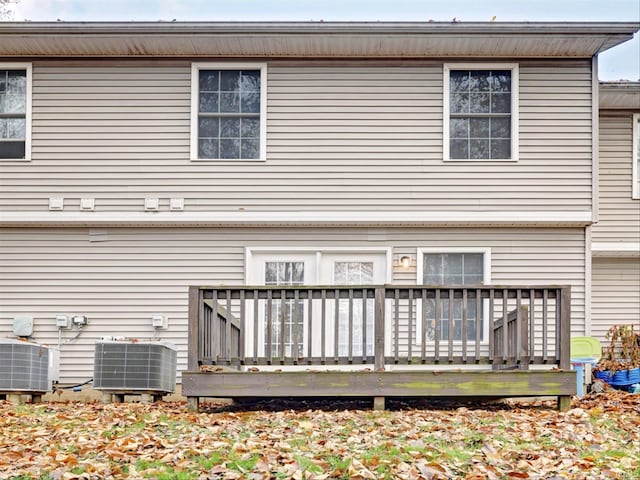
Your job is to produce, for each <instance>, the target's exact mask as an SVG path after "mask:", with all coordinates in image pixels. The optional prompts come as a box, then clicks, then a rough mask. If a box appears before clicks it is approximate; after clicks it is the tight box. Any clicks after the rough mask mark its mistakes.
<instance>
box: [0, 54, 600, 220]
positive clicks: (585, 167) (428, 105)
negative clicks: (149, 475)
mask: <svg viewBox="0 0 640 480" xmlns="http://www.w3.org/2000/svg"><path fill="white" fill-rule="evenodd" d="M510 61H512V60H510ZM590 68H591V64H590V62H589V61H586V60H585V61H575V60H572V61H555V62H554V61H545V62H542V61H539V62H538V61H533V60H527V61H526V62H521V63H520V112H519V118H520V135H519V137H520V160H519V161H518V162H477V163H474V162H462V163H460V162H453V163H449V162H443V161H442V142H443V138H442V130H443V125H442V114H443V113H442V111H443V108H442V103H443V98H442V95H443V93H442V92H443V85H442V82H443V73H442V63H440V62H435V61H425V62H422V63H420V62H415V61H414V62H409V63H408V64H407V65H398V64H397V63H390V64H389V65H385V64H384V63H380V62H377V63H373V64H372V63H363V62H360V63H358V64H351V63H349V62H348V61H342V62H337V63H336V62H334V64H333V65H315V64H307V63H305V62H304V61H291V62H279V63H274V64H271V65H269V67H268V108H267V161H266V162H219V161H218V162H216V161H214V162H190V161H189V132H190V123H189V122H190V113H189V101H190V99H189V95H190V93H189V92H190V81H191V79H190V63H189V62H177V63H176V62H174V63H173V64H169V63H159V64H154V63H153V62H145V63H143V64H137V63H135V62H120V63H118V62H115V61H114V62H111V63H109V62H107V61H105V62H104V65H103V66H97V65H96V62H92V63H87V64H86V65H83V64H82V62H73V63H69V64H64V63H55V62H48V61H37V62H34V69H33V72H34V73H33V142H32V143H33V160H32V161H31V162H21V163H18V162H12V163H10V162H2V163H0V176H1V177H2V190H1V192H2V193H0V209H1V210H24V211H46V209H47V204H48V198H49V197H51V196H63V197H65V199H66V200H65V202H66V207H65V210H67V211H77V210H78V208H79V199H80V197H83V196H91V197H95V199H96V211H141V210H142V205H143V202H144V200H143V199H144V197H145V196H159V197H160V198H161V202H160V208H161V210H167V209H168V198H169V197H172V196H180V197H184V198H185V209H186V210H187V211H214V210H217V211H220V210H227V211H233V210H236V209H238V208H244V209H247V210H248V209H251V210H289V209H291V208H293V207H295V208H296V209H303V210H344V209H347V210H376V211H378V210H405V211H406V210H414V211H416V210H419V211H420V210H429V211H450V210H458V211H504V210H511V211H514V210H515V211H517V210H538V211H539V210H547V211H563V210H568V211H589V210H590V208H591V174H590V169H591V73H590Z"/></svg>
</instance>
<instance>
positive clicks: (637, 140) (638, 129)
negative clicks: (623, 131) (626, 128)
mask: <svg viewBox="0 0 640 480" xmlns="http://www.w3.org/2000/svg"><path fill="white" fill-rule="evenodd" d="M639 146H640V113H634V114H633V146H632V149H633V151H632V153H631V159H632V162H631V165H632V169H631V182H632V186H631V198H632V199H633V200H640V183H639V182H640V172H639V171H638V170H639V167H638V162H640V158H638V147H639Z"/></svg>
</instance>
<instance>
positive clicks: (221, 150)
mask: <svg viewBox="0 0 640 480" xmlns="http://www.w3.org/2000/svg"><path fill="white" fill-rule="evenodd" d="M191 96H192V98H191V158H192V159H193V160H261V159H264V157H265V145H266V139H265V132H266V126H265V119H266V112H265V106H266V99H265V96H266V67H265V66H264V65H263V64H250V65H245V64H242V65H240V64H205V63H202V64H193V67H192V79H191Z"/></svg>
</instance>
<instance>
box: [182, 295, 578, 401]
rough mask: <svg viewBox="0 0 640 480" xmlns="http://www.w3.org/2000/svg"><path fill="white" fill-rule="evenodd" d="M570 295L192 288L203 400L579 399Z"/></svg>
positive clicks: (194, 373) (191, 394)
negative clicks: (571, 353) (572, 349)
mask: <svg viewBox="0 0 640 480" xmlns="http://www.w3.org/2000/svg"><path fill="white" fill-rule="evenodd" d="M570 303H571V290H570V287H565V286H526V287H524V286H519V287H513V286H509V287H503V286H486V285H478V286H465V287H460V286H446V287H432V286H395V285H383V286H357V287H354V286H348V287H343V286H286V287H282V286H271V287H264V286H260V287H192V288H191V289H190V291H189V368H188V371H187V372H184V373H183V375H182V392H183V394H184V395H186V396H187V397H188V399H189V403H190V406H191V408H193V409H197V408H198V403H199V399H200V398H201V397H231V398H239V397H306V396H309V397H322V396H324V397H343V396H350V397H372V398H374V399H375V405H376V407H382V406H383V405H384V398H385V397H409V396H412V397H452V396H454V397H457V396H463V397H467V398H480V397H521V396H557V397H558V400H559V401H558V405H559V408H561V409H564V408H567V407H568V404H569V399H570V396H571V395H573V394H575V390H576V382H575V373H574V372H572V371H571V370H570V358H569V344H570V339H569V337H570Z"/></svg>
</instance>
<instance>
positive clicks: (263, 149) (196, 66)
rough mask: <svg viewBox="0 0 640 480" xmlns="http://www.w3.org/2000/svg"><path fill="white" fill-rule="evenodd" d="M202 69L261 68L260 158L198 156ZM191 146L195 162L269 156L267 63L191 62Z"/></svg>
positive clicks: (248, 159)
mask: <svg viewBox="0 0 640 480" xmlns="http://www.w3.org/2000/svg"><path fill="white" fill-rule="evenodd" d="M200 70H260V155H259V157H258V158H198V105H199V98H200V82H199V79H200V75H199V74H200ZM190 128H191V148H190V158H191V161H194V162H218V163H219V162H234V163H235V162H264V161H265V160H266V156H267V64H266V63H231V62H225V63H192V64H191V126H190Z"/></svg>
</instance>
